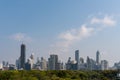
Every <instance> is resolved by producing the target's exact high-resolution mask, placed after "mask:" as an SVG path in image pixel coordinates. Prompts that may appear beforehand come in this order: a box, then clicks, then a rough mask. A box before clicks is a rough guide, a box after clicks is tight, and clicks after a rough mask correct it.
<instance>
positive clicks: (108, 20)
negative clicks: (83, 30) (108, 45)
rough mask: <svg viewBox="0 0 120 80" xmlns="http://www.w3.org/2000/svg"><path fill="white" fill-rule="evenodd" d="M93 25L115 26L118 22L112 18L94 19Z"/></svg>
mask: <svg viewBox="0 0 120 80" xmlns="http://www.w3.org/2000/svg"><path fill="white" fill-rule="evenodd" d="M91 24H101V25H104V26H115V25H116V21H115V20H114V19H113V18H112V17H111V16H104V18H102V19H100V18H96V17H94V18H92V20H91Z"/></svg>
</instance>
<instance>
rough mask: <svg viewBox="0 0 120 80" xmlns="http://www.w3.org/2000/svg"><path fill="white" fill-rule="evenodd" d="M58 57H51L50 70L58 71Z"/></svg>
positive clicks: (49, 60) (49, 61)
mask: <svg viewBox="0 0 120 80" xmlns="http://www.w3.org/2000/svg"><path fill="white" fill-rule="evenodd" d="M57 64H58V55H54V54H52V55H50V58H49V59H48V70H57Z"/></svg>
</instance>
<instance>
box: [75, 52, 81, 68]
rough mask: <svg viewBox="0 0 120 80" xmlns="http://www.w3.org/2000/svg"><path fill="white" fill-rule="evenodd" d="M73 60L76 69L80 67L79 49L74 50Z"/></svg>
mask: <svg viewBox="0 0 120 80" xmlns="http://www.w3.org/2000/svg"><path fill="white" fill-rule="evenodd" d="M75 61H76V68H77V70H79V67H80V58H79V50H76V51H75Z"/></svg>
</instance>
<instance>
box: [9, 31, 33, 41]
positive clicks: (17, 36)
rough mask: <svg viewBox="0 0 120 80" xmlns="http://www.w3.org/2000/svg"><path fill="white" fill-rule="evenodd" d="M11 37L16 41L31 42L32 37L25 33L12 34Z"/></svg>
mask: <svg viewBox="0 0 120 80" xmlns="http://www.w3.org/2000/svg"><path fill="white" fill-rule="evenodd" d="M10 39H13V40H15V41H19V42H31V41H32V38H31V37H29V36H28V35H26V34H25V33H16V34H13V35H11V36H10Z"/></svg>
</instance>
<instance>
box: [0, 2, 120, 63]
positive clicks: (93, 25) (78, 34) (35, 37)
mask: <svg viewBox="0 0 120 80" xmlns="http://www.w3.org/2000/svg"><path fill="white" fill-rule="evenodd" d="M119 3H120V1H119V0H100V1H98V0H1V1H0V62H2V61H3V60H5V61H9V62H11V63H14V62H15V60H16V59H17V58H18V57H19V56H20V45H21V43H22V42H23V43H25V44H26V47H27V53H26V54H27V58H28V57H29V56H30V54H31V53H34V54H35V58H36V57H42V56H43V57H45V58H48V57H49V54H58V55H59V56H60V59H62V60H63V61H66V60H67V59H68V57H69V56H71V57H72V59H74V51H75V50H76V49H79V50H80V57H83V58H85V59H86V57H87V56H90V57H91V58H93V59H95V53H96V51H97V50H99V51H100V52H101V59H107V60H108V61H109V63H110V65H113V63H114V62H118V61H119V57H120V54H119V53H120V51H119V48H120V42H119V41H120V37H119V34H120V31H119V30H120V27H119V21H120V10H119V7H120V5H119Z"/></svg>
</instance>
